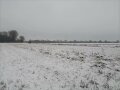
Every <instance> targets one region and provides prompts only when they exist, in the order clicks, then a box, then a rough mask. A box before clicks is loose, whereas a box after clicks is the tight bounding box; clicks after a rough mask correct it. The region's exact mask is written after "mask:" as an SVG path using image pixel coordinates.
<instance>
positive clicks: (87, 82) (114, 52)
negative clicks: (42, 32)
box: [0, 43, 120, 90]
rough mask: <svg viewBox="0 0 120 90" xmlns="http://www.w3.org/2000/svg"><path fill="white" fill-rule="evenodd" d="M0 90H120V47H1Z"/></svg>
mask: <svg viewBox="0 0 120 90" xmlns="http://www.w3.org/2000/svg"><path fill="white" fill-rule="evenodd" d="M0 90H120V44H59V45H57V44H27V43H26V44H25V43H23V44H5V43H4V44H0Z"/></svg>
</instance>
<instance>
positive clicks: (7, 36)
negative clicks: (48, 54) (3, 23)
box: [0, 30, 25, 42]
mask: <svg viewBox="0 0 120 90" xmlns="http://www.w3.org/2000/svg"><path fill="white" fill-rule="evenodd" d="M18 36H19V34H18V32H17V31H16V30H10V31H3V32H0V42H24V40H25V38H24V36H22V35H20V36H19V37H18Z"/></svg>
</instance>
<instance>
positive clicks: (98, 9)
mask: <svg viewBox="0 0 120 90" xmlns="http://www.w3.org/2000/svg"><path fill="white" fill-rule="evenodd" d="M8 30H17V31H18V32H19V33H20V34H23V35H24V36H25V37H26V38H27V39H50V40H56V39H62V40H65V39H66V40H120V0H0V31H8Z"/></svg>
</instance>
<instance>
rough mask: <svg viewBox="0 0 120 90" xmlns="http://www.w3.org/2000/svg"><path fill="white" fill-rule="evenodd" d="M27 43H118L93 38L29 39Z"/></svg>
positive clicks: (117, 41)
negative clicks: (80, 39) (81, 39)
mask: <svg viewBox="0 0 120 90" xmlns="http://www.w3.org/2000/svg"><path fill="white" fill-rule="evenodd" d="M28 43H120V41H119V40H116V41H108V40H104V41H102V40H98V41H93V40H88V41H87V40H85V41H77V40H72V41H69V40H29V41H28Z"/></svg>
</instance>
